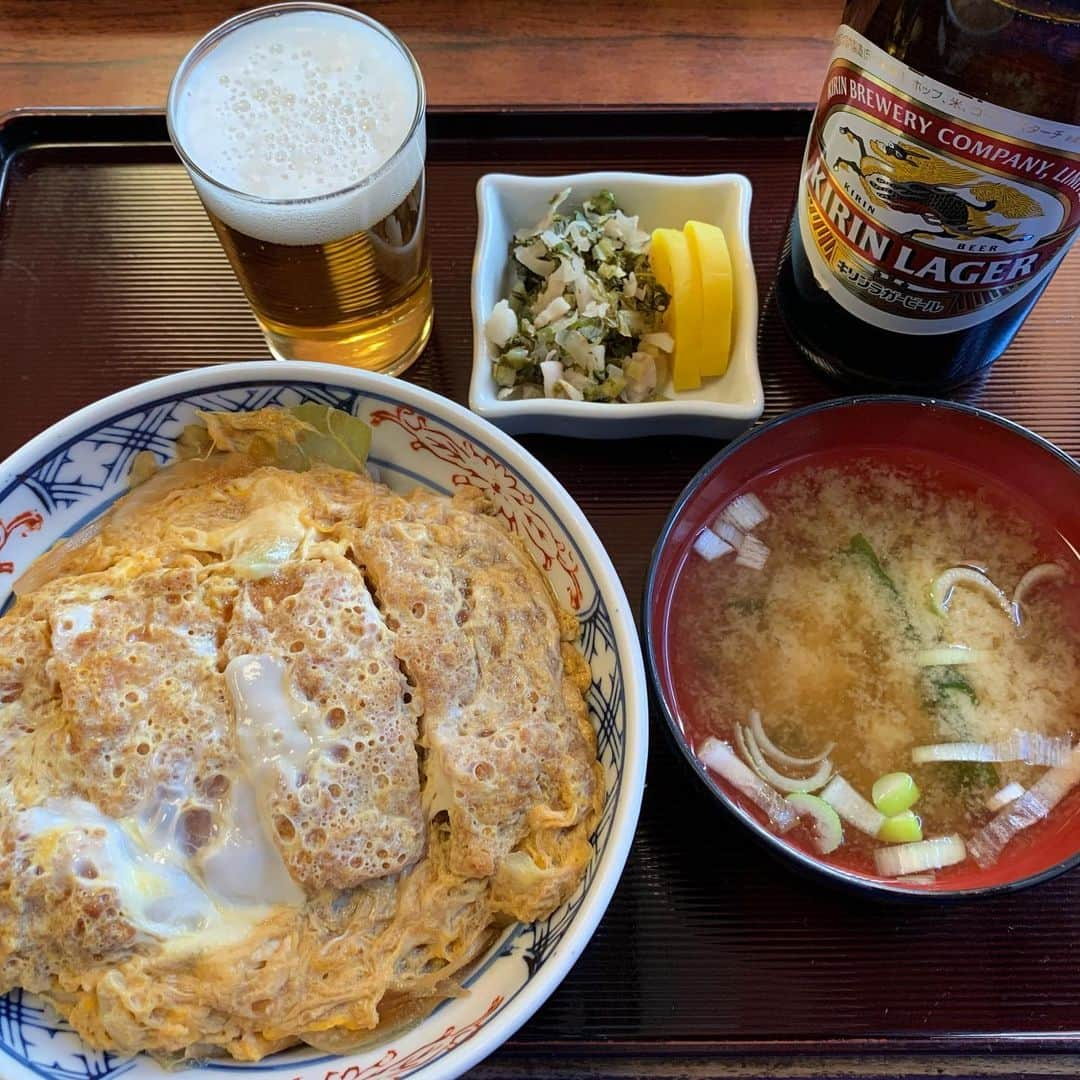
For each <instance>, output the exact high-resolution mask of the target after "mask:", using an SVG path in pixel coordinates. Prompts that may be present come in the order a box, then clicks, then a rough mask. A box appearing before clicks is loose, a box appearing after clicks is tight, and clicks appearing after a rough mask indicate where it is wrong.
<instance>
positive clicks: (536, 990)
mask: <svg viewBox="0 0 1080 1080" xmlns="http://www.w3.org/2000/svg"><path fill="white" fill-rule="evenodd" d="M247 382H252V383H271V384H278V385H282V386H287V385H288V384H290V383H319V382H324V383H328V384H331V385H337V386H345V387H348V388H350V389H355V390H358V391H360V392H361V393H363V392H364V391H372V392H377V393H381V394H384V395H386V396H390V397H393V398H396V399H398V400H399V401H400V402H401V403H403V404H409V405H414V406H416V407H418V408H420V409H422V410H424V411H425V412H427V413H429V414H430V415H432V416H433V417H435V418H439V417H444V418H446V419H447V420H449V421H451V422H453V423H456V424H458V425H459V426H460V427H461V428H462V429H463V430H464V431H465V432H467V433H468V432H469V429H470V428H472V429H473V430H472V432H471V434H474V435H476V436H477V437H478V438H480V439H481V440H483V441H484V442H486V443H487V444H488V445H489V446H490V448H491V449H493V450H495V451H496V452H497V453H498V454H499V455H500V457H502V459H503V461H504V462H505V463H506V465H507V466H508V467H509V468H510V469H512V470H513V471H515V472H517V473H518V474H519V475H520V476H522V478H523V479H524V480H525V481H526V482H527V483H528V484H529V485H530V486H532V487H534V488H535V489H536V490H537V493H538V494H539V495H541V496H542V497H543V498H545V499H547V500H548V503H549V505H550V507H551V509H552V511H553V512H554V514H555V516H556V517H558V518H559V519H560V520H561V521H562V522H563V524H564V527H565V528H566V531H567V533H568V535H569V536H570V537H571V538H572V540H573V542H574V543H575V545H576V546H577V547H578V549H579V551H580V554H581V557H582V559H583V561H584V562H585V563H586V564H587V565H588V566H589V568H590V569H591V570H592V572H593V574H594V576H595V578H596V584H597V588H598V591H599V592H600V593H601V595H604V599H605V603H606V605H607V608H608V613H609V615H610V618H611V623H612V628H613V630H614V633H615V651H616V653H617V655H618V657H619V660H620V663H621V665H622V672H623V691H624V698H625V702H626V704H625V710H626V728H625V738H626V749H625V753H624V758H623V769H622V774H621V781H620V783H619V784H618V786H617V787H615V788H614V789H613V790H614V792H615V795H616V798H617V803H616V806H615V809H614V813H613V820H612V824H611V829H610V832H609V835H608V842H607V846H606V847H605V849H604V851H603V852H602V853H599V854H598V853H595V852H594V859H595V860H596V861H595V866H596V870H595V874H594V876H593V879H592V883H591V885H590V887H589V892H588V894H587V895H586V896H585V897H584V898H583V900H582V903H581V905H580V906H579V907H578V909H577V911H576V912H575V914H574V918H573V923H572V925H571V928H570V929H568V931H567V933H566V934H565V935H564V936H563V937H562V939H561V940H560V941H559V943H558V945H557V946H556V947H555V948H554V949H553V951H552V953H551V954H550V956H549V958H548V959H547V960H545V962H544V964H543V965H542V966H541V967H540V969H539V970H538V971H537V972H536V973H535V974H531V975H529V977H528V978H526V979H525V981H524V983H523V984H522V988H521V990H520V992H519V993H518V994H517V995H516V996H515V997H514V999H513V1000H511V1001H510V1002H508V1003H507V1005H506V1006H505V1007H504V1008H503V1009H502V1010H501V1011H500V1012H499V1013H498V1014H497V1015H495V1016H494V1017H492V1018H491V1019H490V1020H489V1021H488V1022H487V1023H485V1024H484V1026H483V1027H482V1028H481V1029H480V1030H479V1031H478V1032H477V1033H476V1035H475V1036H473V1037H472V1038H470V1039H468V1040H467V1041H465V1042H462V1043H460V1044H459V1045H457V1046H455V1047H453V1048H452V1049H451V1050H450V1051H448V1053H447V1054H446V1055H444V1056H443V1057H441V1058H439V1059H437V1060H436V1061H433V1062H431V1063H430V1065H426V1066H421V1067H420V1068H419V1069H417V1070H416V1071H415V1072H412V1073H410V1075H415V1076H423V1077H430V1078H431V1080H434V1078H436V1077H444V1078H449V1077H454V1076H458V1075H460V1074H461V1073H464V1072H466V1071H467V1070H469V1069H471V1068H472V1067H473V1066H475V1065H476V1064H477V1063H478V1062H479V1061H481V1060H483V1059H484V1058H485V1057H487V1056H488V1055H489V1054H491V1053H493V1052H494V1051H495V1050H497V1049H498V1048H499V1047H500V1046H502V1044H503V1043H504V1042H505V1041H506V1040H507V1039H508V1038H509V1037H510V1036H511V1035H513V1033H514V1032H515V1031H517V1030H518V1028H520V1027H521V1026H522V1025H523V1024H524V1023H526V1022H527V1021H528V1020H529V1019H530V1018H531V1017H532V1016H533V1015H534V1014H535V1013H536V1012H537V1010H538V1009H539V1008H540V1007H541V1006H542V1005H543V1004H544V1002H545V1001H546V1000H547V999H548V997H550V995H551V994H552V993H553V992H554V990H555V989H556V988H557V987H558V986H559V984H560V983H561V982H562V981H563V979H564V978H565V977H566V975H567V974H568V973H569V971H570V969H571V968H572V967H573V965H574V964H575V963H576V961H577V959H578V958H579V957H580V955H581V953H582V952H583V951H584V949H585V947H586V946H587V945H588V943H589V941H590V940H591V939H592V938H593V935H594V934H595V932H596V929H597V927H598V926H599V924H600V921H601V919H602V918H603V916H604V914H605V912H606V911H607V908H608V906H609V904H610V902H611V898H612V896H613V894H614V892H615V889H616V887H617V885H618V883H619V881H620V880H621V878H622V874H623V871H624V870H625V866H626V861H627V858H628V857H629V854H630V849H631V846H632V844H633V840H634V837H635V835H636V831H637V822H638V818H639V815H640V809H641V801H642V796H643V794H644V787H645V769H646V765H647V762H648V749H649V697H648V682H647V679H646V675H645V666H644V660H643V655H642V649H641V643H640V639H639V636H638V633H637V629H636V626H635V624H634V616H633V609H632V608H631V606H630V603H629V601H628V599H627V597H626V591H625V589H624V588H623V584H622V580H621V579H620V577H619V575H618V573H617V572H616V570H615V567H614V565H613V564H612V562H611V557H610V555H608V552H607V549H606V548H605V547H604V545H603V543H602V542H601V540H600V538H599V536H598V535H597V533H596V530H595V529H594V528H593V526H592V525H591V523H590V522H589V520H588V519H587V518H586V517H585V514H584V513H583V511H582V510H581V508H580V507H579V506H578V504H577V502H576V501H575V500H574V498H573V496H572V495H571V494H570V493H569V492H568V491H567V490H566V488H565V486H564V485H563V484H562V483H561V481H559V480H558V479H557V478H556V477H555V476H554V474H553V473H552V472H551V471H550V470H549V469H548V468H547V466H546V465H544V464H543V462H541V461H540V460H539V459H538V458H536V457H535V456H533V455H532V454H531V453H530V452H529V451H528V450H526V449H525V448H524V447H523V446H521V445H520V444H519V443H518V442H517V441H516V440H515V439H513V438H512V437H511V436H509V435H507V434H505V433H504V432H502V431H500V430H499V428H497V427H496V426H495V425H494V424H492V423H490V421H488V420H485V419H484V418H483V417H481V416H477V415H476V414H475V413H472V412H470V411H469V410H468V409H467V408H465V407H464V406H463V405H460V404H459V403H458V402H456V401H453V400H452V399H450V398H447V397H444V396H442V395H441V394H437V393H435V392H434V391H432V390H427V389H425V388H424V387H420V386H417V385H416V384H415V383H411V382H407V381H405V380H403V379H399V378H395V377H392V376H389V375H382V374H379V373H377V372H370V371H364V370H362V369H357V368H349V367H345V366H342V365H337V364H321V363H316V362H311V361H288V360H251V361H240V362H235V363H228V364H210V365H207V366H205V367H201V368H191V369H187V370H185V371H178V372H172V373H170V374H168V375H163V376H160V377H158V378H155V379H150V380H147V381H145V382H141V383H137V384H135V385H134V386H130V387H127V388H125V389H122V390H118V391H116V392H114V393H112V394H109V395H107V396H106V397H103V398H100V399H98V400H97V401H94V402H91V403H90V404H88V405H85V406H83V407H82V408H81V409H78V410H76V411H75V412H73V413H70V414H68V415H67V416H65V417H62V418H61V419H59V420H57V421H56V422H55V423H53V424H51V425H50V426H49V427H47V428H46V429H45V430H44V431H42V432H40V433H39V434H38V435H35V436H34V437H33V438H32V439H30V440H29V441H28V442H26V443H24V444H23V445H22V446H21V447H19V448H18V449H17V450H15V451H14V452H13V453H12V454H10V455H9V456H8V457H7V458H5V459H4V460H3V461H2V462H0V494H2V493H3V492H6V491H8V490H9V489H10V488H12V487H13V486H14V485H15V484H17V483H18V482H19V481H20V480H21V477H22V476H23V474H24V473H25V472H26V466H32V465H33V464H34V463H35V462H36V461H37V460H39V459H40V458H41V457H42V456H44V455H49V454H53V453H55V452H57V451H58V450H60V449H62V448H64V447H66V446H71V445H73V444H76V443H78V442H79V441H80V440H81V438H82V436H83V434H84V432H85V431H86V430H87V429H88V428H93V427H96V426H98V425H99V424H101V423H102V422H105V421H107V420H108V419H109V417H110V416H112V415H115V414H116V413H119V412H123V411H126V410H130V409H131V408H133V407H138V405H139V404H140V403H142V402H149V401H153V400H154V399H156V398H158V397H161V396H163V395H164V396H173V395H176V396H181V395H184V394H191V393H196V392H199V391H202V390H212V389H213V388H215V387H224V386H236V385H237V384H243V383H247ZM429 1019H430V1016H429V1017H427V1018H425V1019H423V1020H421V1021H420V1023H425V1022H427V1020H429ZM451 1055H453V1057H451ZM134 1060H139V1058H138V1056H137V1057H136V1058H135V1059H134ZM330 1060H331V1061H348V1056H347V1055H333V1056H332V1057H331V1059H330ZM444 1061H445V1062H446V1064H447V1066H449V1067H448V1068H447V1067H440V1066H441V1065H442V1062H444ZM259 1064H260V1063H251V1066H252V1069H251V1072H250V1073H245V1072H243V1071H242V1072H241V1075H245V1074H246V1075H251V1076H259V1075H261V1074H260V1072H259ZM270 1067H271V1068H276V1069H280V1068H282V1066H281V1065H277V1066H274V1065H273V1064H271V1066H270ZM290 1067H292V1066H290ZM305 1068H307V1066H306V1065H305V1064H304V1063H303V1062H297V1063H296V1064H295V1071H296V1072H297V1075H298V1076H299V1075H300V1073H301V1072H302V1071H303V1070H304V1069H305ZM267 1075H268V1074H267Z"/></svg>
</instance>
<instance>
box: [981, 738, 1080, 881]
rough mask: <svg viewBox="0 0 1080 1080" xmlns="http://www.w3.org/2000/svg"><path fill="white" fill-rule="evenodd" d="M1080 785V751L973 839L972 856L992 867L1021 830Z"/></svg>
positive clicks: (1011, 804) (1040, 817) (1043, 777)
mask: <svg viewBox="0 0 1080 1080" xmlns="http://www.w3.org/2000/svg"><path fill="white" fill-rule="evenodd" d="M1077 783H1080V748H1078V749H1077V750H1074V751H1073V752H1072V753H1071V754H1070V755H1069V758H1068V760H1067V761H1066V762H1065V763H1064V764H1063V765H1058V766H1056V767H1055V768H1052V769H1048V770H1047V771H1046V772H1044V773H1043V774H1042V776H1040V777H1039V779H1038V780H1036V781H1035V783H1034V784H1032V785H1031V787H1030V788H1028V790H1027V791H1025V792H1024V794H1023V795H1021V796H1020V798H1019V799H1017V800H1016V801H1015V802H1011V803H1009V804H1008V805H1007V806H1006V807H1005V808H1004V809H1003V810H1002V811H1001V812H1000V813H999V814H998V815H997V817H995V818H994V819H993V820H992V821H990V822H988V823H987V824H986V825H984V826H983V827H982V828H981V829H980V830H979V831H978V832H977V833H976V834H975V835H974V836H973V837H972V838H971V854H972V855H974V856H975V861H976V862H977V863H978V864H979V865H980V866H983V867H986V866H990V865H991V864H992V863H993V862H994V861H995V860H996V859H997V857H998V855H1000V854H1001V851H1002V849H1003V848H1004V847H1005V845H1006V844H1007V843H1008V842H1009V841H1010V840H1011V839H1012V838H1013V837H1014V836H1015V835H1016V834H1017V833H1018V832H1020V831H1021V829H1026V828H1028V827H1029V826H1030V825H1034V824H1035V822H1036V821H1041V820H1042V819H1043V818H1044V817H1046V816H1047V815H1048V814H1049V813H1050V811H1051V810H1053V809H1054V807H1055V806H1057V804H1058V803H1059V802H1061V800H1062V799H1064V798H1065V796H1066V795H1067V794H1068V793H1069V792H1070V791H1072V789H1073V788H1074V787H1076V785H1077Z"/></svg>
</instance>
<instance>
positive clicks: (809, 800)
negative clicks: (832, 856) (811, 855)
mask: <svg viewBox="0 0 1080 1080" xmlns="http://www.w3.org/2000/svg"><path fill="white" fill-rule="evenodd" d="M787 801H788V802H789V803H791V805H792V806H793V807H795V809H796V810H797V811H798V814H799V817H804V816H805V817H810V818H813V821H814V844H815V846H816V847H817V849H818V851H820V852H821V854H822V855H828V854H829V852H830V851H835V850H836V849H837V848H838V847H839V846H840V845H841V844H842V843H843V842H844V827H843V825H841V824H840V815H839V814H837V812H836V811H835V810H834V809H833V808H832V807H831V806H830V805H829V804H828V803H827V802H825V800H824V799H819V798H818V797H817V796H816V795H811V794H809V793H808V792H805V791H793V792H792V793H791V794H790V795H789V796H788V797H787Z"/></svg>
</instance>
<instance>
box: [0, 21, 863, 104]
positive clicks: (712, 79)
mask: <svg viewBox="0 0 1080 1080" xmlns="http://www.w3.org/2000/svg"><path fill="white" fill-rule="evenodd" d="M255 3H257V0H253V2H252V3H242V2H237V0H0V114H2V113H4V112H6V111H8V110H9V109H14V108H18V107H20V106H27V105H39V106H41V105H50V106H52V105H88V106H100V105H143V106H145V105H151V106H162V105H163V104H164V102H165V94H166V91H167V89H168V85H169V80H170V78H171V77H172V74H173V72H174V71H175V70H176V66H177V64H178V63H179V62H180V59H181V58H182V57H183V55H184V54H185V53H186V52H187V50H188V48H190V46H191V45H192V44H194V42H195V41H196V40H197V39H198V38H199V37H201V36H202V35H203V34H204V33H205V32H206V31H207V30H209V29H210V28H211V27H213V26H214V25H216V24H217V23H219V22H221V21H222V20H223V19H226V18H228V17H229V16H230V15H233V14H235V13H236V12H237V11H241V10H243V9H244V8H248V7H252V6H255ZM350 6H356V7H362V8H363V10H365V11H366V12H368V13H369V14H371V15H373V16H374V17H375V18H377V19H380V20H381V21H382V22H384V23H386V25H387V26H389V27H391V29H393V30H395V31H396V32H397V33H398V34H400V35H401V36H402V37H403V38H404V40H405V41H406V43H407V44H408V45H409V47H410V48H411V49H412V50H413V51H414V52H415V53H416V57H417V60H418V61H419V62H420V67H421V68H422V69H423V72H424V77H425V79H426V80H427V87H428V96H429V100H430V102H431V104H432V106H433V107H434V108H451V107H453V108H460V107H463V106H476V105H484V106H489V107H490V106H491V105H493V104H499V105H551V106H557V107H560V108H562V107H566V108H573V107H578V106H582V105H586V106H587V105H605V106H610V105H640V104H664V105H685V104H705V103H741V104H762V103H767V104H770V105H771V104H792V103H805V102H811V101H814V100H816V98H817V95H818V91H819V89H820V84H821V76H822V72H823V71H824V68H825V63H826V59H827V57H828V54H829V42H830V40H831V38H832V34H833V31H834V30H835V28H836V25H837V23H838V21H839V18H840V10H841V7H842V4H841V0H796V2H792V0H711V2H710V0H696V2H695V0H639V2H636V3H628V2H619V0H587V2H584V3H577V4H561V5H553V4H542V3H512V2H508V0H456V2H455V0H370V2H368V3H364V4H353V5H350ZM579 13H580V14H579Z"/></svg>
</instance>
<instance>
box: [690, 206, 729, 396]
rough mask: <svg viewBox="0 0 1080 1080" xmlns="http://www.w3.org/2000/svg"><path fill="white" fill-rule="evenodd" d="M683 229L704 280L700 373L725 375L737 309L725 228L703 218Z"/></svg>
mask: <svg viewBox="0 0 1080 1080" xmlns="http://www.w3.org/2000/svg"><path fill="white" fill-rule="evenodd" d="M684 231H685V233H686V239H687V241H688V243H689V246H690V258H691V260H692V261H693V263H694V270H695V272H696V274H697V276H698V279H699V280H700V282H701V304H702V321H701V345H702V349H701V374H702V375H723V374H724V372H725V371H727V367H728V361H729V360H730V358H731V325H732V318H733V313H734V310H735V291H734V288H733V284H732V276H731V256H730V255H729V254H728V246H727V240H725V239H724V231H723V229H720V228H717V226H715V225H709V224H707V223H706V222H704V221H688V222H687V223H686V228H685V230H684Z"/></svg>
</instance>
